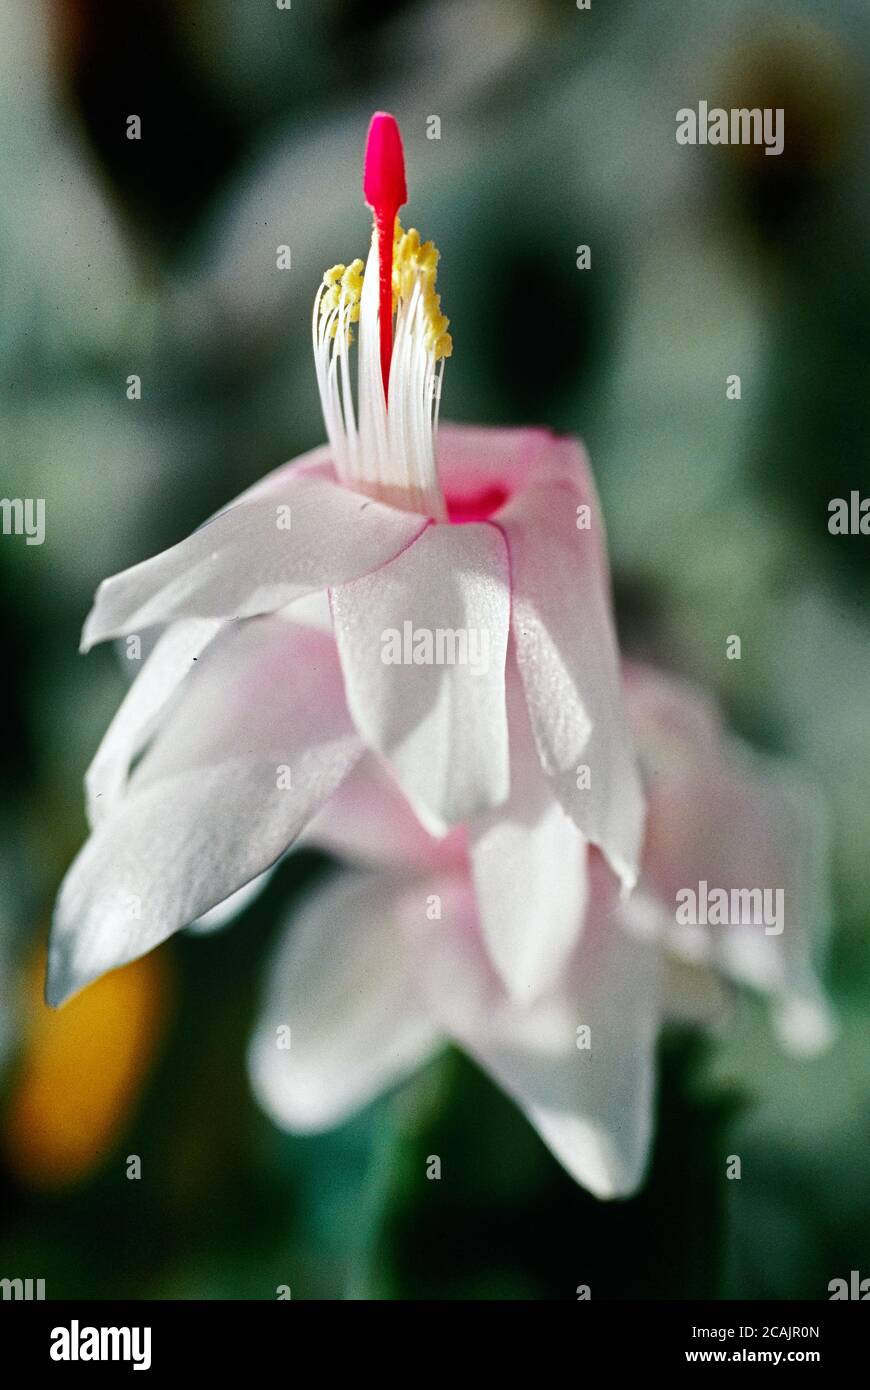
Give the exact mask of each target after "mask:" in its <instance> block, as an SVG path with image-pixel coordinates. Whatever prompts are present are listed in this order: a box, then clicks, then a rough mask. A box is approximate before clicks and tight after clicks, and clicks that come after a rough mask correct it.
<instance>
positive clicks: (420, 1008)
mask: <svg viewBox="0 0 870 1390" xmlns="http://www.w3.org/2000/svg"><path fill="white" fill-rule="evenodd" d="M404 890H405V883H404V881H397V880H394V879H390V878H388V877H387V876H386V875H377V876H374V875H370V874H359V873H353V874H350V873H344V874H341V875H340V876H338V877H337V878H336V879H335V881H334V882H332V883H330V884H328V885H327V886H326V887H325V888H324V889H321V890H320V891H319V892H318V893H317V894H315V896H314V897H312V898H311V899H310V900H309V902H308V903H307V905H306V907H305V908H304V909H303V911H302V912H301V914H299V916H298V917H297V918H295V919H294V920H292V921H291V922H290V923H289V924H288V928H287V930H286V932H285V933H284V935H283V937H282V939H281V942H280V945H279V948H278V951H277V954H276V957H275V959H274V961H273V962H272V964H271V966H270V969H269V976H268V987H267V993H266V999H265V1003H264V1007H263V1010H262V1013H261V1015H260V1019H259V1022H258V1024H257V1027H256V1030H255V1033H254V1036H253V1038H252V1040H251V1045H250V1048H249V1052H248V1065H249V1072H250V1076H251V1081H252V1084H253V1088H254V1091H255V1094H256V1096H257V1098H258V1100H259V1102H260V1104H261V1105H262V1106H263V1108H264V1109H265V1110H266V1111H267V1113H268V1114H269V1115H271V1117H272V1119H273V1120H275V1122H276V1123H277V1124H279V1125H281V1126H282V1127H283V1128H284V1129H289V1130H296V1131H303V1132H304V1131H311V1130H319V1129H326V1128H329V1127H330V1126H331V1125H336V1124H339V1123H341V1121H342V1120H344V1119H345V1118H346V1117H347V1116H348V1115H350V1114H352V1113H353V1112H354V1111H355V1110H357V1109H359V1108H360V1107H361V1106H363V1105H365V1104H366V1103H367V1102H368V1101H370V1100H372V1099H373V1098H374V1097H375V1096H377V1095H379V1094H380V1092H381V1091H384V1090H386V1089H387V1088H389V1087H391V1086H393V1085H395V1083H396V1082H397V1081H400V1080H401V1079H402V1078H403V1077H405V1076H406V1075H408V1074H409V1073H410V1072H413V1071H415V1070H416V1068H417V1067H419V1066H420V1065H421V1064H422V1063H423V1062H425V1061H427V1060H428V1058H429V1057H430V1056H431V1055H432V1054H433V1053H434V1052H435V1050H436V1049H437V1048H438V1047H439V1045H440V1043H441V1038H440V1035H439V1033H438V1030H437V1028H436V1027H435V1025H434V1024H433V1022H432V1018H431V1014H430V1012H429V1009H428V1007H427V1005H426V1001H425V999H424V998H423V997H422V996H421V994H420V992H419V990H418V988H417V984H416V980H415V973H414V970H413V968H412V961H411V953H410V946H409V941H408V939H407V937H406V935H405V933H403V931H402V930H401V929H400V927H399V926H398V923H397V920H396V919H397V915H398V914H399V912H400V908H399V906H398V903H399V900H400V898H401V896H402V893H403V892H404ZM288 1044H289V1045H288Z"/></svg>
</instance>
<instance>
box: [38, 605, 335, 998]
mask: <svg viewBox="0 0 870 1390" xmlns="http://www.w3.org/2000/svg"><path fill="white" fill-rule="evenodd" d="M360 751H361V746H360V742H359V738H358V736H357V735H356V733H355V731H354V730H353V728H352V726H351V724H350V721H349V717H348V714H347V710H346V707H345V704H344V698H343V693H342V687H341V673H340V670H339V668H338V661H337V658H336V654H335V647H334V644H333V642H332V641H331V639H330V638H329V637H327V636H325V635H324V634H322V633H318V632H315V631H312V630H310V629H302V628H295V627H293V626H292V625H290V624H288V623H286V622H283V621H282V620H280V619H278V618H263V619H256V620H252V621H251V622H248V623H241V624H234V625H233V626H232V627H229V628H227V629H226V630H225V631H224V632H222V633H221V634H220V635H219V636H218V637H216V638H215V639H214V641H213V642H212V643H211V644H210V645H209V646H208V647H207V648H206V650H205V652H204V653H203V656H202V658H201V660H200V661H199V662H198V663H197V667H196V676H195V678H194V677H191V678H189V679H188V680H187V681H186V682H185V685H184V688H183V691H182V695H181V698H180V700H179V702H178V704H177V705H176V706H175V708H174V709H173V711H172V714H171V716H170V718H169V719H168V720H167V721H166V723H165V724H164V726H163V728H162V729H161V732H160V735H159V737H158V738H157V739H156V740H155V742H154V743H153V744H152V745H151V747H150V748H149V749H148V751H147V752H146V753H145V755H144V757H143V758H142V760H141V762H140V763H139V765H138V767H137V768H136V770H135V772H134V773H133V775H132V777H131V778H130V782H129V787H128V791H127V795H126V796H125V797H124V799H123V800H122V801H121V802H120V803H119V804H118V805H117V807H116V810H115V812H114V814H113V815H112V816H110V817H109V818H108V819H107V820H105V821H103V822H101V823H100V825H99V826H98V827H97V828H96V830H95V831H94V833H93V834H92V835H91V837H90V839H89V840H88V842H87V843H86V844H85V846H84V848H83V849H82V851H81V852H80V854H79V855H78V858H77V859H76V861H75V863H74V864H73V866H72V868H71V869H70V870H69V873H68V874H67V876H66V878H65V880H64V882H63V885H62V887H61V891H60V894H59V897H58V902H57V907H56V910H55V920H54V927H53V931H52V939H51V947H50V955H49V980H48V995H49V999H50V1001H51V1002H52V1003H60V1002H62V1001H63V1000H64V999H65V998H67V997H68V996H69V995H70V994H73V993H75V992H76V991H77V990H79V989H81V988H83V986H84V985H86V984H88V983H89V981H90V980H93V979H95V978H96V977H97V976H98V975H101V974H103V973H104V972H105V971H106V970H111V969H113V968H114V967H115V966H118V965H122V964H124V963H125V962H127V961H129V960H133V959H134V958H135V957H137V956H140V955H143V954H144V953H145V952H146V951H148V950H150V949H151V947H153V946H156V945H157V944H158V943H159V942H160V941H163V940H165V938H166V937H168V936H170V935H171V933H172V932H174V931H176V930H177V929H178V928H179V927H183V926H186V925H187V924H188V923H189V922H191V921H193V920H194V919H195V918H197V917H199V916H201V915H202V914H203V913H204V912H206V911H208V909H209V908H211V907H213V906H214V905H215V904H216V903H219V902H222V901H223V900H224V899H225V898H227V897H228V896H229V895H230V894H231V893H234V892H235V891H236V889H238V888H240V887H241V886H242V885H243V884H245V883H247V882H249V880H251V879H252V878H254V877H255V876H256V875H258V874H260V873H262V872H263V870H264V869H266V868H268V867H269V865H270V864H272V863H273V862H274V861H275V860H276V859H277V858H278V857H279V855H281V854H282V853H283V851H284V850H285V849H286V848H287V846H288V844H289V843H290V842H291V841H292V840H293V839H294V838H295V837H296V836H297V835H298V833H299V831H300V830H301V829H302V827H303V826H304V825H305V824H306V822H307V821H308V820H309V819H310V818H311V816H312V815H313V814H314V812H315V811H316V810H317V809H318V807H319V806H320V805H322V803H323V802H324V801H325V800H326V798H327V797H328V796H329V795H330V793H331V792H332V791H333V790H334V788H335V787H336V786H337V785H338V784H339V782H340V781H341V779H342V778H343V777H344V776H345V775H346V773H347V772H348V770H349V768H350V767H351V766H352V765H353V763H354V761H355V760H356V758H357V757H358V756H359V754H360ZM288 772H289V776H288ZM288 783H289V785H288Z"/></svg>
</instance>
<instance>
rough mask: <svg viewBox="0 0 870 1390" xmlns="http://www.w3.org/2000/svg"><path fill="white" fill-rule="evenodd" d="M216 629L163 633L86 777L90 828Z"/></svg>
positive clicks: (185, 626) (111, 802)
mask: <svg viewBox="0 0 870 1390" xmlns="http://www.w3.org/2000/svg"><path fill="white" fill-rule="evenodd" d="M220 626H221V624H220V622H219V621H218V620H217V619H215V618H191V619H188V620H186V621H184V622H179V623H173V624H172V626H171V627H169V628H168V629H167V630H166V632H163V633H161V635H160V637H159V639H158V641H157V642H156V644H155V646H154V649H153V650H152V652H151V654H150V656H149V657H148V659H147V661H146V662H145V663H144V665H143V666H142V669H141V671H140V672H139V675H138V676H137V677H136V679H135V680H134V682H133V684H132V685H131V686H130V689H129V690H128V691H127V694H126V696H125V697H124V700H123V701H122V703H121V705H120V707H119V709H118V712H117V714H116V715H115V717H114V719H113V720H112V722H111V724H110V725H109V727H108V729H107V730H106V733H105V735H104V737H103V741H102V743H101V744H100V746H99V748H98V749H97V752H96V754H95V756H94V760H93V762H92V763H91V765H90V767H89V768H88V771H87V773H86V775H85V790H86V793H87V809H88V820H89V822H90V824H91V825H92V826H94V825H97V824H98V823H99V821H101V820H103V819H105V817H106V816H107V815H108V814H109V812H110V811H111V810H112V809H113V808H114V806H115V803H116V802H117V801H118V799H119V798H120V797H121V796H123V794H124V790H125V788H126V785H127V775H128V773H129V771H130V765H131V763H132V761H133V759H134V758H135V757H136V756H137V755H138V754H139V753H140V752H141V751H142V749H143V748H144V746H145V744H146V743H147V741H148V739H149V738H150V736H151V734H152V733H153V731H154V728H155V726H156V723H157V720H158V718H159V716H160V715H161V713H163V712H164V710H165V708H166V706H167V704H168V702H169V700H170V698H171V697H172V695H173V694H174V693H175V691H176V690H177V689H178V687H179V685H180V684H181V682H182V680H183V679H184V677H185V676H186V675H187V673H188V671H190V670H191V668H192V666H193V663H194V662H195V661H197V660H198V659H199V657H200V655H201V653H202V652H203V650H204V648H205V647H206V646H207V645H208V643H209V642H210V641H211V639H212V638H213V637H214V635H215V634H216V633H217V631H218V630H219V628H220ZM128 665H129V663H128Z"/></svg>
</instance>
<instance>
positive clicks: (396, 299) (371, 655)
mask: <svg viewBox="0 0 870 1390" xmlns="http://www.w3.org/2000/svg"><path fill="white" fill-rule="evenodd" d="M364 192H365V196H366V200H367V201H368V203H369V204H370V205H371V207H372V209H373V213H374V229H373V234H372V240H371V248H370V251H369V254H368V259H367V262H366V263H365V266H364V265H363V262H362V261H361V260H354V261H351V262H350V263H349V264H347V265H339V266H334V267H333V268H332V269H331V270H328V271H327V273H326V275H325V276H324V280H323V284H322V285H321V287H320V289H319V290H318V292H317V297H316V300H315V305H314V321H313V343H314V355H315V363H316V375H317V383H318V387H319V391H320V398H321V402H322V406H323V414H324V420H325V425H326V433H327V436H328V440H329V443H328V445H327V446H325V447H323V448H319V449H316V450H314V451H313V452H312V453H310V454H308V455H306V456H304V457H302V458H300V459H297V460H294V461H293V462H292V463H290V464H288V465H285V466H284V467H282V468H279V469H278V470H277V471H276V472H274V473H272V474H271V475H269V476H268V477H266V478H265V479H263V480H262V481H261V482H259V483H257V484H255V485H254V486H253V487H251V488H250V489H249V490H248V491H247V492H245V493H243V494H242V496H240V497H239V498H237V499H236V500H235V501H234V502H233V503H231V504H230V505H229V506H227V507H226V508H225V509H223V510H222V511H220V512H219V513H218V514H217V515H216V516H214V517H213V518H212V519H211V520H210V521H208V522H207V523H206V524H205V525H203V526H202V527H201V528H200V529H199V530H197V531H195V532H194V533H193V535H191V536H189V537H188V538H187V539H186V540H183V541H181V542H179V543H178V544H177V545H174V546H172V547H171V548H170V549H169V550H167V551H165V552H163V553H162V554H160V555H157V556H155V557H153V558H152V559H149V560H146V561H144V562H142V563H141V564H137V565H134V566H133V568H132V569H128V570H126V571H124V572H123V573H121V574H118V575H115V576H114V577H113V578H111V579H108V580H106V581H105V582H104V583H103V584H102V585H101V587H100V589H99V592H98V594H97V598H96V601H95V604H94V607H93V610H92V612H91V614H90V616H89V618H88V620H87V623H86V625H85V630H84V634H83V643H82V645H83V648H84V649H85V650H87V649H88V648H90V647H91V646H93V645H94V644H95V643H97V642H101V641H105V640H107V639H110V638H117V637H120V636H124V635H129V634H134V633H135V634H139V633H142V632H143V631H145V630H146V629H154V628H157V629H161V631H160V634H159V636H158V640H157V642H156V645H155V646H154V648H153V651H152V652H151V655H150V656H149V658H148V660H147V662H146V663H145V664H144V665H143V668H142V671H141V673H140V675H139V677H138V679H137V680H136V681H135V683H134V684H133V686H132V687H131V689H130V691H129V693H128V695H127V697H126V699H125V700H124V702H123V704H122V705H121V708H120V710H119V711H118V714H117V716H116V718H115V720H114V722H113V723H112V725H111V726H110V728H109V730H108V732H107V734H106V736H105V738H104V740H103V743H102V745H101V746H100V748H99V750H98V752H97V754H96V757H95V759H94V762H93V764H92V766H91V768H90V770H89V773H88V777H87V793H88V807H89V817H90V821H91V826H92V833H91V835H90V838H89V839H88V841H87V843H86V844H85V846H84V848H83V849H82V851H81V853H80V855H79V856H78V858H77V860H76V861H75V863H74V864H73V866H72V868H71V869H70V871H69V873H68V875H67V877H66V879H65V881H64V883H63V885H62V888H61V891H60V895H59V899H58V904H57V910H56V915H55V921H54V927H53V933H52V941H51V951H50V960H49V982H48V994H49V998H50V1000H51V1001H52V1002H55V1003H57V1002H60V1001H62V1000H63V999H64V998H66V997H67V996H68V995H70V994H71V993H73V992H75V991H76V990H78V989H80V988H81V987H82V986H83V985H85V984H87V983H88V981H89V980H92V979H94V978H95V977H96V976H98V975H99V974H101V973H102V972H103V971H105V970H107V969H110V968H112V967H114V966H117V965H120V964H122V963H123V962H125V961H129V960H131V959H133V958H134V957H136V956H139V955H141V954H142V953H143V952H145V951H147V950H149V949H150V948H151V947H153V946H155V945H156V944H157V943H158V942H160V941H162V940H164V939H165V938H166V937H167V936H169V935H170V934H171V933H172V932H173V931H175V930H177V929H178V928H179V927H182V926H184V925H186V924H187V923H190V922H191V921H193V920H194V919H196V918H198V917H199V916H200V915H201V914H203V913H205V912H207V911H208V910H210V909H212V908H213V907H214V906H215V905H217V904H220V903H221V902H223V901H224V900H226V899H227V898H229V897H230V896H231V895H232V894H234V893H235V892H237V891H238V890H240V889H241V888H243V887H244V885H246V884H248V883H249V882H250V881H251V880H253V879H255V878H256V877H257V876H258V875H259V874H261V873H262V872H264V871H265V870H266V869H267V868H268V867H269V865H271V864H272V863H274V861H275V860H276V859H277V858H278V857H279V856H280V855H281V854H282V853H283V852H284V851H285V850H286V848H287V847H288V845H290V844H291V843H292V842H293V841H294V839H295V838H296V837H297V836H298V835H299V833H300V832H301V831H302V829H303V828H304V827H305V825H306V824H307V823H308V821H309V820H310V819H311V817H312V816H313V815H314V813H315V812H317V811H318V810H319V809H320V808H321V807H322V806H323V805H324V803H326V802H327V801H328V800H329V798H330V797H331V796H332V795H333V794H334V793H335V792H336V789H337V788H338V787H339V786H340V784H341V783H342V781H343V779H344V778H345V777H346V776H347V775H348V773H349V772H350V770H351V769H352V767H353V766H354V764H355V763H356V762H357V760H358V759H359V758H360V757H361V756H362V755H363V753H364V752H368V753H370V754H372V755H375V756H377V757H378V758H380V759H382V760H383V763H384V764H385V765H387V766H388V767H389V768H390V769H391V770H392V774H393V775H394V776H395V779H396V781H397V783H398V785H399V787H400V788H401V789H402V792H403V793H404V795H405V796H406V797H407V798H408V800H409V802H410V803H411V805H412V806H413V807H414V809H415V812H416V814H417V815H418V816H419V818H420V819H421V820H422V821H423V823H424V824H425V825H426V827H427V829H428V830H430V831H431V832H432V833H433V834H435V835H442V836H443V835H446V834H447V833H448V832H449V831H450V830H451V828H452V827H454V826H457V825H462V824H465V823H467V822H469V821H471V820H473V819H475V818H479V817H484V818H486V817H490V818H492V817H497V816H498V815H499V808H504V807H505V806H507V805H508V803H510V805H509V811H510V815H509V820H508V828H507V830H503V828H500V827H499V826H498V825H496V824H495V823H494V822H492V821H491V822H490V824H489V825H488V831H487V833H489V835H490V836H491V838H492V839H493V840H495V839H497V838H498V837H499V836H501V835H503V834H506V835H507V836H508V837H509V838H510V836H514V838H515V839H517V840H518V842H519V841H522V843H526V841H525V839H524V837H523V836H522V835H520V834H519V833H518V832H519V831H520V830H521V829H522V828H523V827H526V828H528V829H529V830H530V832H531V837H532V838H531V841H530V843H532V844H533V845H535V846H537V847H539V848H540V849H541V856H539V857H538V860H537V869H536V873H537V880H536V881H538V882H539V883H542V884H543V883H544V881H545V880H546V877H547V872H548V869H547V862H546V859H545V857H543V856H545V855H546V854H547V853H552V854H553V857H554V859H555V861H556V862H557V863H558V861H560V860H562V859H564V860H566V861H568V860H570V862H571V863H572V864H573V865H574V866H575V867H574V868H573V870H572V874H573V881H572V886H571V895H572V896H571V898H570V899H569V898H566V899H565V904H566V905H568V906H569V907H570V910H569V911H567V912H565V911H564V910H563V912H562V913H561V915H559V914H557V916H558V918H559V922H560V923H561V924H562V929H563V938H564V939H563V943H562V950H563V951H564V950H567V949H568V948H569V946H570V944H571V941H572V940H573V931H574V927H573V923H574V922H575V921H576V919H577V914H576V912H575V911H574V908H573V906H571V904H572V903H573V902H574V901H575V900H576V902H577V903H579V900H580V898H581V897H582V896H583V895H584V894H585V891H586V890H585V886H584V882H585V881H584V879H583V877H582V875H583V865H584V862H585V861H583V859H582V858H581V856H580V850H579V848H577V846H578V845H579V843H580V839H579V837H582V838H583V839H584V840H586V841H589V842H591V843H593V844H595V845H598V846H600V848H601V850H602V851H603V853H604V855H605V856H606V859H607V861H608V862H609V864H610V866H611V868H612V869H613V870H614V871H615V873H616V874H617V875H618V877H619V878H620V879H621V881H622V886H623V889H626V890H627V889H629V888H631V887H632V886H633V884H634V881H635V878H636V874H637V864H638V856H639V847H640V842H641V838H642V824H643V798H642V793H641V788H640V782H639V778H638V774H637V770H636V766H635V761H634V756H633V752H632V746H631V742H630V738H629V735H628V731H627V726H626V722H625V717H624V711H623V703H622V692H621V683H620V678H619V670H618V656H617V648H616V641H615V636H614V629H613V622H612V616H611V609H610V596H609V581H608V572H607V560H606V549H605V540H604V534H603V529H602V523H601V518H600V514H599V509H598V504H597V500H596V497H595V492H594V487H593V483H592V479H591V476H590V472H589V468H588V464H587V461H586V458H585V455H584V452H583V449H582V447H581V446H580V445H579V444H578V443H577V442H576V441H574V440H571V439H563V438H556V437H554V436H553V435H552V434H550V433H549V432H548V431H546V430H543V429H519V430H508V429H498V428H496V429H488V428H469V427H459V426H452V427H451V426H444V427H443V428H441V429H440V431H439V430H438V428H437V425H438V409H439V401H440V396H441V382H442V374H443V370H444V363H445V361H446V359H447V357H448V356H449V355H450V353H451V351H452V343H451V338H450V335H449V333H448V331H447V329H448V323H447V320H446V318H445V317H444V315H443V314H442V311H441V306H440V301H439V297H438V293H437V290H436V277H437V262H438V253H437V251H436V250H435V247H434V246H433V245H432V244H431V242H421V240H420V237H419V236H418V234H417V233H416V232H415V231H413V230H409V231H404V230H403V229H402V227H401V225H400V223H399V221H398V216H397V214H398V211H399V208H400V207H401V206H402V205H403V204H404V203H405V201H406V188H405V178H404V164H403V157H402V146H401V140H400V136H399V131H398V127H397V126H396V123H395V121H394V120H393V118H392V117H390V116H387V115H384V114H382V113H381V114H378V115H376V116H375V117H374V119H373V121H372V124H371V128H370V131H369V139H368V145H367V150H366V160H365V174H364ZM354 338H358V343H357V344H356V346H355V347H354V349H353V350H354V351H355V352H356V353H357V358H358V360H357V390H356V399H355V400H354V395H353V391H352V386H351V358H352V351H351V349H352V344H353V340H354ZM317 596H321V597H322V598H323V599H324V601H325V599H326V596H328V601H329V611H330V623H329V628H328V630H327V631H323V630H321V629H319V628H318V627H317V626H311V625H306V624H305V623H303V622H302V621H301V619H302V617H303V614H304V612H305V606H306V605H307V604H308V603H309V602H311V601H313V600H315V599H316V598H317ZM297 619H299V621H297ZM509 662H510V663H511V664H515V667H516V671H517V673H518V682H519V691H520V694H521V704H522V709H521V710H520V712H519V716H518V717H521V718H522V719H524V720H527V721H528V723H529V725H530V727H531V730H532V735H533V738H534V744H535V749H536V754H535V762H534V766H533V767H523V770H522V774H521V778H520V781H519V782H517V781H514V782H513V784H512V780H511V779H512V772H511V763H512V761H514V757H513V750H512V739H513V734H514V731H513V729H512V728H511V720H510V719H509V713H508V708H507V703H508V702H507V698H506V681H505V670H506V666H507V664H508V663H509ZM560 808H562V809H561V810H560ZM562 811H564V815H563V814H562ZM557 812H558V813H559V814H558V817H557ZM555 825H558V827H559V834H561V837H562V840H561V844H562V848H560V849H558V850H555V851H554V850H553V849H552V847H553V846H554V845H556V843H557V842H556V840H554V839H553V838H552V835H551V834H550V831H551V830H552V827H553V826H555ZM373 831H374V833H377V825H376V824H374V825H373ZM578 832H579V834H578ZM575 850H576V853H575ZM514 917H515V915H514ZM566 921H567V923H568V927H570V930H569V929H568V927H566V925H565V924H566ZM512 923H513V926H512V930H516V929H518V924H517V923H516V921H515V920H514V918H512ZM557 956H558V951H557V952H556V954H555V955H554V956H552V957H551V958H550V961H549V965H546V968H544V967H542V971H543V974H542V982H543V977H544V976H546V974H547V972H548V970H549V971H550V972H551V968H552V966H553V962H554V960H555V959H556V957H557Z"/></svg>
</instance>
